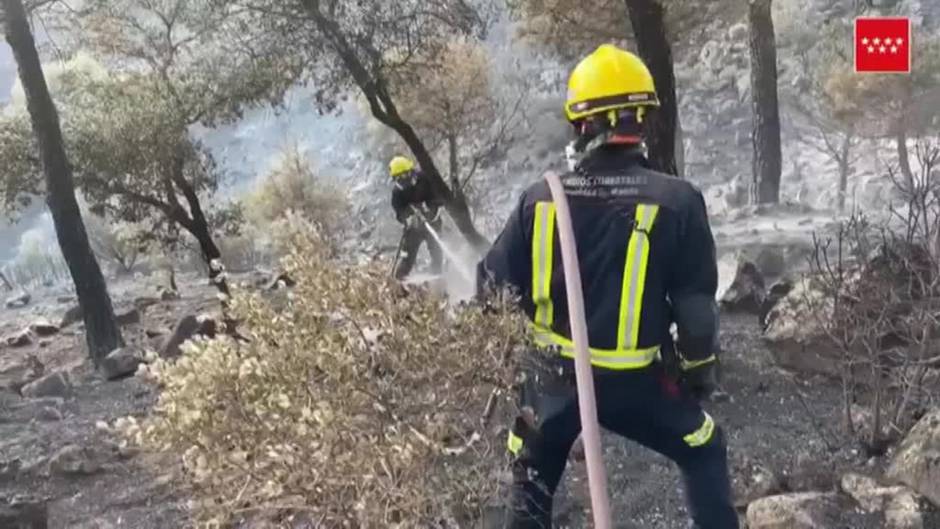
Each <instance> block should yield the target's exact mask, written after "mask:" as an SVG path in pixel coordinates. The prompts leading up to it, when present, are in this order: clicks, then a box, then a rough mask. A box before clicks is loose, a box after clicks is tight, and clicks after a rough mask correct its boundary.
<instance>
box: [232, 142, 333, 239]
mask: <svg viewBox="0 0 940 529" xmlns="http://www.w3.org/2000/svg"><path fill="white" fill-rule="evenodd" d="M245 202H246V204H245V206H246V207H245V209H246V216H247V217H248V220H250V221H251V222H253V223H255V224H256V225H259V226H263V227H264V228H269V227H271V225H276V224H277V223H279V222H280V221H283V220H284V219H285V217H287V216H288V215H289V214H290V213H293V214H295V215H299V216H301V217H303V218H304V219H305V220H306V221H308V222H311V223H313V224H316V225H318V226H319V228H320V231H321V232H322V233H326V234H331V235H332V234H335V233H336V232H338V231H339V230H340V227H341V224H342V221H343V216H344V215H345V214H346V213H347V212H348V211H349V208H350V206H349V200H348V198H347V196H346V195H345V193H344V192H343V191H342V190H341V189H339V188H338V187H337V186H335V185H333V184H331V183H330V182H329V181H328V180H327V179H325V178H323V177H322V176H321V175H318V174H317V173H316V171H315V170H314V168H313V163H312V161H311V160H310V159H309V158H308V157H307V155H306V154H304V153H303V152H302V151H301V150H300V148H299V147H298V146H297V145H292V146H290V147H288V148H286V149H284V151H283V152H282V153H281V157H280V159H279V160H278V162H277V164H276V165H275V166H274V167H273V169H272V170H271V171H270V172H269V173H268V174H267V175H265V177H264V179H263V180H262V181H261V184H260V185H259V187H258V188H257V189H256V190H255V192H254V193H253V194H251V195H250V196H249V197H248V198H247V199H246V201H245Z"/></svg>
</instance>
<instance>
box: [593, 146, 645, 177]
mask: <svg viewBox="0 0 940 529" xmlns="http://www.w3.org/2000/svg"><path fill="white" fill-rule="evenodd" d="M635 165H639V166H641V167H645V168H647V169H649V167H650V165H649V161H648V160H647V159H646V154H645V153H644V151H643V148H642V147H641V146H639V145H635V146H632V145H631V146H626V145H601V146H599V147H597V148H596V149H592V150H591V151H590V152H588V153H587V154H585V156H584V158H582V159H581V161H580V162H578V165H577V167H576V168H575V171H577V172H579V173H590V172H593V171H606V170H611V169H626V168H628V167H632V166H635Z"/></svg>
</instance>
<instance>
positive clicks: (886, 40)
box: [885, 38, 891, 46]
mask: <svg viewBox="0 0 940 529" xmlns="http://www.w3.org/2000/svg"><path fill="white" fill-rule="evenodd" d="M885 44H887V45H888V46H890V45H891V39H890V38H887V39H885Z"/></svg>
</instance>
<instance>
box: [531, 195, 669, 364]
mask: <svg viewBox="0 0 940 529" xmlns="http://www.w3.org/2000/svg"><path fill="white" fill-rule="evenodd" d="M658 213H659V206H657V205H650V204H639V205H637V208H636V213H635V221H634V226H633V230H632V232H631V234H630V241H629V243H628V245H627V255H626V260H625V261H626V262H625V264H624V271H623V284H622V287H621V294H620V314H619V323H618V326H617V347H616V348H615V349H597V348H593V347H591V348H590V351H591V364H592V365H594V366H597V367H603V368H607V369H640V368H643V367H646V366H648V365H650V364H652V363H653V362H654V361H655V360H656V358H657V357H658V355H659V349H660V348H659V345H656V346H653V347H648V348H645V349H638V348H637V346H638V341H639V333H640V314H641V313H642V310H643V292H644V288H645V285H646V268H647V265H648V264H649V252H650V244H649V231H650V230H651V229H652V227H653V223H654V222H655V220H656V215H657V214H658ZM533 224H534V225H533V230H532V302H533V304H534V305H535V316H534V318H533V322H532V323H533V325H534V327H535V335H536V343H538V344H539V345H542V346H556V347H558V348H559V349H560V350H561V354H562V356H566V357H569V358H574V344H573V343H572V342H571V340H570V339H569V338H567V337H565V336H562V335H560V334H558V333H556V332H554V331H553V330H552V324H553V323H554V306H553V304H552V298H551V283H552V261H553V257H554V239H555V205H554V203H552V202H537V203H536V204H535V219H534V221H533Z"/></svg>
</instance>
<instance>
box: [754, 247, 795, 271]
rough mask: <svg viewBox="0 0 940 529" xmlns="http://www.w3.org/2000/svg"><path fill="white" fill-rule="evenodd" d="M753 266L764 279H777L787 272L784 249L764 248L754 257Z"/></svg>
mask: <svg viewBox="0 0 940 529" xmlns="http://www.w3.org/2000/svg"><path fill="white" fill-rule="evenodd" d="M754 264H755V265H757V269H758V270H759V271H760V273H761V275H763V276H764V278H765V279H766V278H778V277H780V276H782V275H783V274H784V273H785V272H786V271H787V259H786V257H785V256H784V248H782V247H780V246H764V247H762V248H761V249H760V250H759V251H758V252H757V255H756V256H754Z"/></svg>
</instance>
